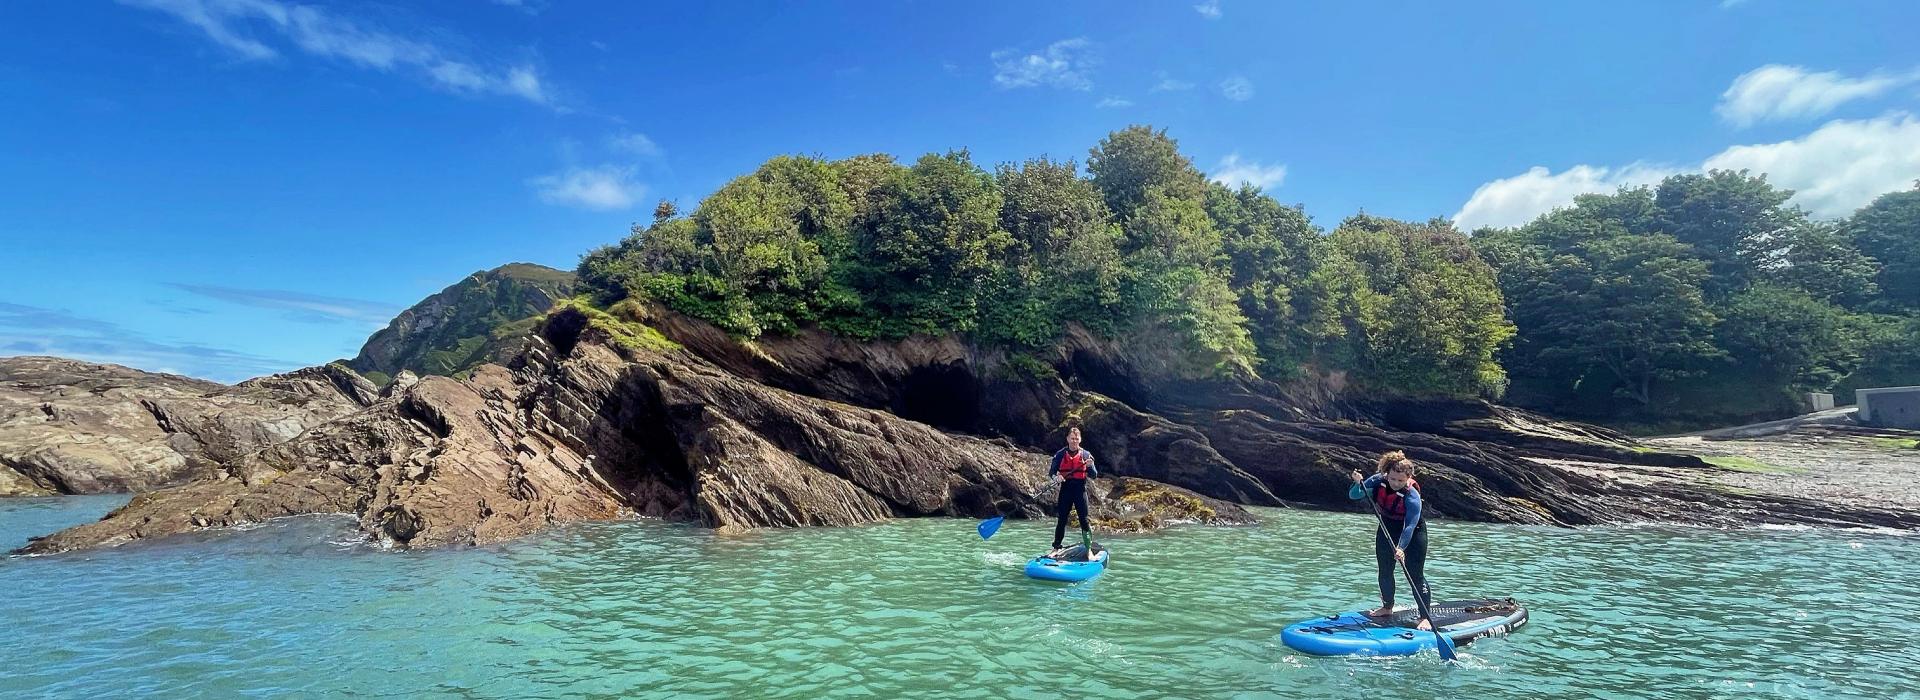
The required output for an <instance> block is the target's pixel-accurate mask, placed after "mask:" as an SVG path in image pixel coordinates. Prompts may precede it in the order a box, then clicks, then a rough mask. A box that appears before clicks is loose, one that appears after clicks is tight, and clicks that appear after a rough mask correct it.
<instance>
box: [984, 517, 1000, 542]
mask: <svg viewBox="0 0 1920 700" xmlns="http://www.w3.org/2000/svg"><path fill="white" fill-rule="evenodd" d="M1006 521H1007V516H1004V515H996V516H994V517H991V518H987V519H986V520H982V521H980V539H983V540H984V539H987V538H989V537H993V533H996V532H999V531H1000V524H1001V523H1004V522H1006Z"/></svg>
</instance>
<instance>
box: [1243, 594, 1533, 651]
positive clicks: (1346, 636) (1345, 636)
mask: <svg viewBox="0 0 1920 700" xmlns="http://www.w3.org/2000/svg"><path fill="white" fill-rule="evenodd" d="M1432 611H1433V624H1434V626H1435V627H1437V628H1438V629H1439V630H1440V633H1441V634H1444V635H1447V638H1448V639H1451V640H1453V644H1454V646H1461V645H1464V644H1467V643H1468V642H1472V641H1473V640H1476V639H1480V638H1481V637H1492V636H1496V635H1504V634H1507V633H1509V632H1512V631H1514V630H1517V629H1520V628H1521V627H1522V626H1524V625H1526V624H1527V609H1526V608H1525V607H1522V606H1521V605H1520V604H1519V603H1515V602H1513V599H1512V598H1487V599H1482V600H1443V601H1439V602H1436V603H1434V604H1433V608H1432ZM1419 622H1420V613H1419V611H1417V610H1414V609H1412V608H1407V609H1402V610H1395V611H1394V613H1393V615H1392V616H1389V617H1367V614H1366V613H1365V612H1360V611H1355V612H1343V613H1340V614H1337V615H1326V616H1323V617H1316V618H1313V619H1311V620H1302V621H1300V622H1296V623H1294V624H1291V625H1288V626H1287V627H1286V629H1283V630H1281V631H1280V641H1281V642H1282V643H1284V644H1286V645H1287V646H1289V647H1292V648H1293V649H1295V650H1298V651H1301V652H1305V653H1308V654H1314V655H1318V656H1343V655H1355V656H1410V655H1413V654H1418V653H1420V652H1422V651H1425V650H1427V649H1432V648H1434V645H1436V644H1438V643H1439V640H1436V639H1434V637H1433V633H1432V632H1429V631H1426V630H1420V629H1415V628H1414V626H1415V625H1417V624H1419Z"/></svg>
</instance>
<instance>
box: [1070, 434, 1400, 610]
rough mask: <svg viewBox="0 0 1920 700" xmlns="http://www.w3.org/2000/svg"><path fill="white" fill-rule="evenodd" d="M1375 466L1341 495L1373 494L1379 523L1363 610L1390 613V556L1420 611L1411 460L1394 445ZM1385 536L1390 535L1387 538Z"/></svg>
mask: <svg viewBox="0 0 1920 700" xmlns="http://www.w3.org/2000/svg"><path fill="white" fill-rule="evenodd" d="M1377 468H1378V469H1379V471H1380V473H1379V474H1375V475H1373V476H1369V477H1367V478H1365V479H1361V478H1360V471H1359V470H1354V471H1353V487H1352V488H1350V489H1348V490H1347V498H1351V499H1353V500H1356V501H1358V500H1363V499H1369V498H1371V499H1373V507H1374V508H1377V509H1379V514H1380V518H1381V520H1382V522H1381V527H1379V528H1375V529H1374V531H1373V533H1374V534H1373V559H1374V563H1375V564H1377V565H1378V566H1379V568H1380V609H1379V610H1375V611H1373V612H1369V613H1367V615H1368V616H1371V617H1386V616H1389V615H1392V614H1393V589H1394V584H1393V565H1394V562H1399V563H1400V564H1401V565H1403V566H1405V567H1407V577H1408V578H1409V579H1411V583H1410V585H1411V586H1412V587H1413V595H1414V597H1415V598H1417V599H1419V602H1420V603H1421V605H1420V609H1421V610H1422V611H1425V610H1426V609H1427V603H1430V602H1431V600H1430V599H1429V598H1428V597H1427V574H1426V569H1427V522H1426V521H1425V520H1421V519H1420V485H1419V484H1418V483H1415V482H1414V480H1413V460H1411V459H1407V454H1406V453H1405V452H1401V451H1399V450H1394V451H1392V452H1388V453H1386V454H1384V455H1380V463H1379V464H1378V465H1377ZM1388 537H1392V538H1393V539H1392V540H1391V541H1389V540H1388V539H1387V538H1388ZM1056 539H1057V538H1056ZM1419 628H1420V629H1423V630H1427V629H1433V623H1432V622H1430V621H1428V620H1427V619H1426V618H1424V617H1422V618H1420V625H1419Z"/></svg>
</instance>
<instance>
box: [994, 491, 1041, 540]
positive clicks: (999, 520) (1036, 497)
mask: <svg viewBox="0 0 1920 700" xmlns="http://www.w3.org/2000/svg"><path fill="white" fill-rule="evenodd" d="M1051 486H1052V484H1048V487H1051ZM1041 493H1046V490H1045V489H1042V490H1041V491H1040V492H1039V493H1035V494H1033V495H1031V496H1028V497H1027V500H1029V501H1037V500H1040V494H1041ZM1006 521H1007V516H1004V515H996V516H993V517H991V518H987V519H986V520H982V521H980V526H979V527H978V528H977V529H978V530H979V531H980V539H983V540H984V539H990V538H992V537H993V533H996V532H999V531H1000V525H1001V524H1002V523H1005V522H1006Z"/></svg>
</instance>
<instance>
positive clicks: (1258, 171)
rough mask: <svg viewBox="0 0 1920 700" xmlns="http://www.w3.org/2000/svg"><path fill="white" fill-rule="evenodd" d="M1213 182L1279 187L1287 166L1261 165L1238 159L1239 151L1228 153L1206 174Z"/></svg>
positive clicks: (1233, 185) (1269, 187) (1283, 179)
mask: <svg viewBox="0 0 1920 700" xmlns="http://www.w3.org/2000/svg"><path fill="white" fill-rule="evenodd" d="M1207 177H1208V178H1210V179H1212V180H1213V181H1214V182H1218V183H1220V184H1222V185H1226V186H1228V187H1238V186H1240V185H1242V184H1247V185H1253V186H1254V187H1258V188H1260V189H1263V190H1270V189H1273V188H1275V187H1279V186H1280V183H1282V182H1285V181H1286V180H1287V166H1285V165H1261V164H1259V163H1256V162H1254V161H1250V160H1249V161H1242V160H1240V154H1239V153H1229V154H1227V157H1225V158H1221V159H1220V164H1219V165H1215V166H1213V173H1212V174H1210V175H1208V176H1207Z"/></svg>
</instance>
